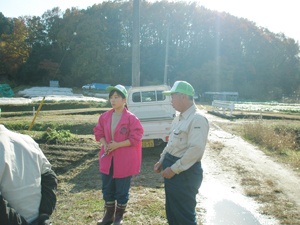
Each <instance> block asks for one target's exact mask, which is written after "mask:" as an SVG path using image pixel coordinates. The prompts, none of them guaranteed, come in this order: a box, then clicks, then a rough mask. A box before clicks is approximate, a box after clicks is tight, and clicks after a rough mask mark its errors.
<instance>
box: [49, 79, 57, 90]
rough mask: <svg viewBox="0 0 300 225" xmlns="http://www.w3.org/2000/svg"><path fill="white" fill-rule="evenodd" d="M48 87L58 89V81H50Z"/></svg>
mask: <svg viewBox="0 0 300 225" xmlns="http://www.w3.org/2000/svg"><path fill="white" fill-rule="evenodd" d="M49 86H50V87H55V88H58V87H59V81H58V80H50V84H49Z"/></svg>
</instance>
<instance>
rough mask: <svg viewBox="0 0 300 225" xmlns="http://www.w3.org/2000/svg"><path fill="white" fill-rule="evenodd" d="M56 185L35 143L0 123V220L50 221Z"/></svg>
mask: <svg viewBox="0 0 300 225" xmlns="http://www.w3.org/2000/svg"><path fill="white" fill-rule="evenodd" d="M56 188H57V177H56V174H55V173H54V171H53V170H52V169H51V164H50V163H49V161H48V160H47V158H46V157H45V155H44V153H43V152H42V150H41V149H40V148H39V145H38V144H37V143H36V142H35V141H34V140H33V139H32V138H31V137H30V136H28V135H24V134H20V133H16V132H13V131H10V130H8V129H7V128H5V126H4V125H1V124H0V224H1V225H48V224H51V221H50V218H49V217H50V215H51V214H52V213H53V211H54V208H55V205H56V193H55V192H56Z"/></svg>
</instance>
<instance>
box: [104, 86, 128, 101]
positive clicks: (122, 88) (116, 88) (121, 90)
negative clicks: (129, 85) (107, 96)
mask: <svg viewBox="0 0 300 225" xmlns="http://www.w3.org/2000/svg"><path fill="white" fill-rule="evenodd" d="M106 90H107V91H109V92H111V91H113V90H115V91H120V92H121V93H122V94H123V95H124V96H125V98H127V90H126V88H125V87H124V86H123V85H121V84H118V85H116V86H109V87H107V88H106Z"/></svg>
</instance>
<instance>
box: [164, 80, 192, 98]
mask: <svg viewBox="0 0 300 225" xmlns="http://www.w3.org/2000/svg"><path fill="white" fill-rule="evenodd" d="M173 93H182V94H185V95H189V96H194V94H195V90H194V88H193V86H192V85H190V84H189V83H188V82H186V81H182V80H178V81H176V82H175V83H174V84H173V87H172V88H171V90H170V91H164V92H163V94H164V95H171V94H173Z"/></svg>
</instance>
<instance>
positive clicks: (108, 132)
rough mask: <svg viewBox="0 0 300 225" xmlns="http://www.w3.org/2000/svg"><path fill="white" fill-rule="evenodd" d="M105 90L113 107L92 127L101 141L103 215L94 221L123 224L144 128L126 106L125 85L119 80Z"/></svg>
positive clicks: (137, 168) (140, 160)
mask: <svg viewBox="0 0 300 225" xmlns="http://www.w3.org/2000/svg"><path fill="white" fill-rule="evenodd" d="M106 90H107V91H109V101H110V103H111V105H112V109H111V110H109V111H107V112H105V113H103V114H102V115H101V116H100V117H99V120H98V124H97V125H96V126H95V128H94V134H95V138H96V141H99V142H100V143H101V144H102V147H101V150H100V155H99V163H100V173H101V175H102V194H103V199H104V201H105V215H104V217H103V219H102V221H99V222H98V223H97V225H106V224H112V223H113V224H114V225H117V224H122V219H123V214H124V211H125V208H126V205H127V202H128V198H129V189H130V183H131V177H132V176H133V175H137V174H139V172H140V168H141V162H142V136H143V133H144V129H143V127H142V125H141V123H140V121H139V119H138V118H137V117H136V116H135V115H134V114H132V113H131V112H129V111H128V110H127V108H126V107H125V104H126V98H127V91H126V89H125V87H124V86H122V85H120V84H118V85H116V86H109V87H108V88H107V89H106ZM115 202H117V206H115Z"/></svg>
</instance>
